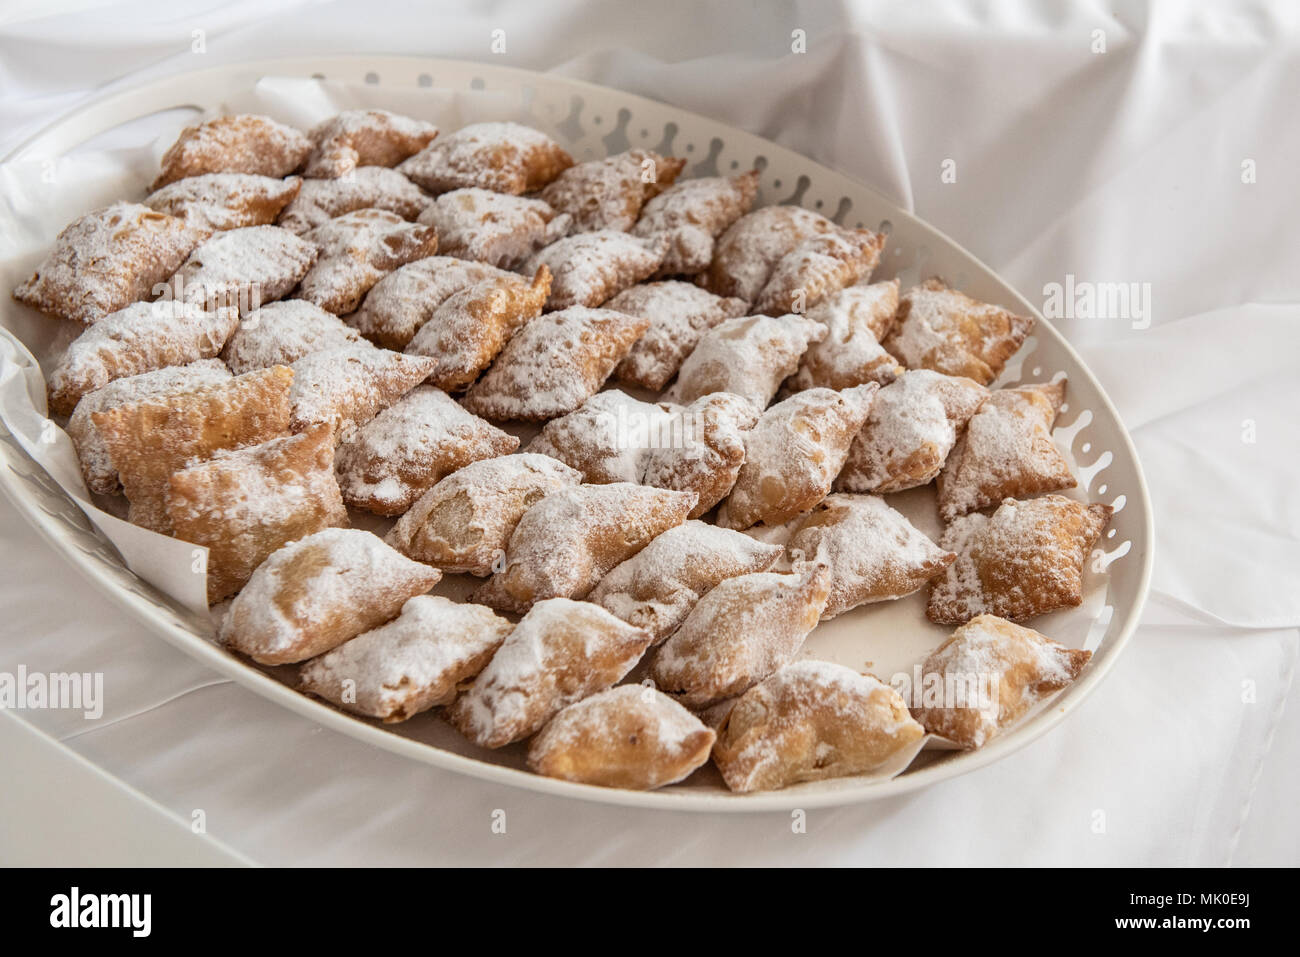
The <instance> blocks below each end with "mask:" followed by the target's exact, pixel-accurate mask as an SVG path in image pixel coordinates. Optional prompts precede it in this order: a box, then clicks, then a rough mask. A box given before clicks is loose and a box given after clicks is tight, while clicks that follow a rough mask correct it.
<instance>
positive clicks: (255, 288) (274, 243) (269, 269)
mask: <svg viewBox="0 0 1300 957" xmlns="http://www.w3.org/2000/svg"><path fill="white" fill-rule="evenodd" d="M316 256H317V250H316V246H315V244H314V243H309V242H307V241H306V240H303V239H301V238H299V237H298V236H295V235H294V234H293V233H291V232H289V231H288V230H287V229H281V228H280V227H279V226H248V227H245V228H244V229H227V230H225V231H223V232H219V233H216V234H215V235H214V236H213V237H212V238H211V239H209V240H206V241H205V242H204V243H203V244H202V245H200V246H199V247H198V248H197V249H196V250H194V252H192V253H190V257H189V259H187V260H185V262H184V263H183V264H182V265H181V268H180V269H178V270H176V273H175V274H174V275H173V276H172V278H171V279H170V280H168V282H169V284H170V285H171V289H170V290H169V291H168V295H170V296H172V297H173V298H176V299H182V300H184V301H186V302H197V303H201V304H203V305H204V306H206V307H208V308H210V309H211V308H220V307H222V306H229V307H238V309H239V314H240V315H241V316H245V315H248V313H250V312H252V311H253V310H254V309H257V308H259V307H260V306H263V305H265V304H266V303H268V302H273V301H275V300H276V299H280V298H283V297H284V296H287V295H288V294H289V292H290V291H291V290H292V289H293V287H294V286H296V285H298V283H299V282H300V281H301V280H302V277H303V276H305V275H307V271H308V270H309V269H311V267H312V264H313V263H315V262H316Z"/></svg>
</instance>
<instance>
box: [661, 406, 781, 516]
mask: <svg viewBox="0 0 1300 957" xmlns="http://www.w3.org/2000/svg"><path fill="white" fill-rule="evenodd" d="M759 414H760V413H759V409H758V407H757V406H756V405H754V403H752V402H750V401H749V400H748V399H746V398H745V397H744V396H741V395H734V394H732V393H730V392H714V393H712V394H711V395H706V396H703V397H701V398H699V399H696V400H695V401H694V402H692V403H691V404H690V405H688V406H686V407H685V408H684V409H682V410H681V411H680V412H679V413H678V414H677V416H676V417H675V419H674V420H673V421H672V422H671V423H670V424H669V429H668V436H669V440H668V441H666V442H665V441H661V442H659V443H658V444H657V445H656V446H655V447H653V448H650V449H648V450H647V452H646V454H645V467H644V469H643V471H642V474H641V482H643V483H644V484H646V485H653V486H655V487H656V488H672V489H677V490H678V491H681V492H694V493H695V494H696V495H697V496H699V498H698V499H697V501H696V503H695V507H694V508H693V509H691V518H699V517H700V516H701V515H703V514H704V513H705V512H707V511H709V510H710V509H711V508H713V506H715V505H717V504H718V503H719V502H721V501H722V500H723V499H724V498H726V497H727V495H728V494H729V493H730V492H731V489H732V488H733V487H734V486H735V484H736V478H737V477H738V476H739V475H740V469H741V466H742V465H744V462H745V436H746V434H747V433H748V432H749V430H750V429H752V428H753V427H754V425H755V423H757V422H758V418H759Z"/></svg>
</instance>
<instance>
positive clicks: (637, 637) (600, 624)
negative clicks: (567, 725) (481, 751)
mask: <svg viewBox="0 0 1300 957" xmlns="http://www.w3.org/2000/svg"><path fill="white" fill-rule="evenodd" d="M649 643H650V634H649V633H648V632H646V631H643V630H641V629H640V628H633V627H632V626H631V625H629V624H626V623H625V622H622V621H619V620H618V619H617V618H615V617H614V616H613V615H611V614H610V613H609V612H607V611H605V609H603V608H600V607H599V606H597V605H593V604H591V603H590V602H585V601H570V600H569V599H567V598H552V599H549V600H547V601H541V602H538V603H537V604H536V605H534V606H533V608H532V609H531V610H530V611H529V612H528V614H526V615H525V616H524V617H523V620H521V621H520V622H519V624H518V625H516V626H515V630H514V631H512V632H511V633H510V635H509V637H507V638H506V640H505V644H503V645H502V646H501V648H500V649H499V650H498V651H497V653H496V654H495V655H494V656H493V657H492V660H491V661H490V662H489V663H488V666H487V667H486V668H484V669H483V671H482V672H480V674H479V676H478V677H477V678H476V679H475V680H474V684H472V685H471V686H470V688H469V690H468V691H466V692H465V693H464V694H462V695H461V696H460V697H459V698H457V699H456V702H455V703H454V704H453V705H452V706H451V708H450V710H449V711H448V718H449V719H450V720H451V723H452V724H453V725H455V726H456V728H457V729H458V730H459V731H460V732H461V734H463V735H465V737H467V738H469V739H470V740H471V741H473V742H474V743H475V744H477V745H479V746H480V747H484V748H500V747H504V746H505V745H507V744H510V743H511V742H512V741H520V740H522V739H524V738H526V737H528V736H529V735H530V734H532V733H533V732H535V731H537V730H539V729H540V728H541V727H542V725H544V724H546V722H547V721H549V720H550V719H551V718H552V716H554V715H555V714H556V713H557V712H559V711H560V710H562V709H563V708H566V707H568V706H569V705H571V704H574V703H575V702H578V701H581V700H582V699H583V698H586V697H588V696H590V695H593V694H596V693H597V692H599V691H604V690H605V689H606V688H609V687H611V686H612V685H613V684H614V683H615V682H617V681H619V680H620V679H621V678H622V677H623V676H624V675H625V674H627V673H628V671H630V670H631V668H632V666H633V665H634V664H636V662H637V659H638V658H640V657H641V655H642V654H644V653H645V649H646V646H647V645H648V644H649Z"/></svg>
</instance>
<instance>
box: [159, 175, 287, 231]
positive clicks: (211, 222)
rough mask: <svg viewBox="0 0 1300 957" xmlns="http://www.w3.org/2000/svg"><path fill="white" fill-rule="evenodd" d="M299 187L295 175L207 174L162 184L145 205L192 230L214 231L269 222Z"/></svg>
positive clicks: (273, 220) (265, 224)
mask: <svg viewBox="0 0 1300 957" xmlns="http://www.w3.org/2000/svg"><path fill="white" fill-rule="evenodd" d="M301 187H302V179H301V178H299V177H297V176H288V177H285V178H284V179H278V178H276V177H274V176H256V175H254V174H252V173H208V174H206V175H204V176H191V177H188V178H186V179H182V180H177V181H176V182H174V183H172V184H170V185H168V186H164V187H163V188H162V189H160V190H158V191H157V192H154V193H150V194H149V196H148V197H146V198H145V201H144V204H145V205H146V206H148V207H149V208H150V209H155V210H157V211H158V212H160V213H166V214H167V215H169V216H175V217H176V218H177V219H182V220H184V221H185V222H186V223H188V224H189V225H190V226H193V227H194V228H195V229H201V230H207V231H211V232H216V231H218V230H222V229H242V228H243V227H245V226H269V225H271V224H272V223H274V222H275V220H276V217H278V216H279V215H280V212H281V211H282V210H283V209H284V207H285V206H287V205H289V203H290V202H291V201H292V200H293V198H294V197H295V196H297V195H298V190H299V189H300V188H301Z"/></svg>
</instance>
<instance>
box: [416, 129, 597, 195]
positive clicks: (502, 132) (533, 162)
mask: <svg viewBox="0 0 1300 957" xmlns="http://www.w3.org/2000/svg"><path fill="white" fill-rule="evenodd" d="M572 165H573V157H571V156H570V155H569V154H568V153H566V152H565V151H564V150H563V149H561V148H560V145H559V144H558V143H556V142H555V140H553V139H551V138H550V137H549V136H547V135H546V134H545V133H542V132H540V131H538V130H534V129H530V128H529V127H527V126H521V125H519V124H518V123H471V124H470V125H469V126H465V127H462V128H461V129H459V130H457V131H456V132H455V133H451V134H449V135H447V136H443V137H441V138H440V139H437V140H435V141H434V142H433V143H431V144H430V145H428V146H426V147H425V148H424V149H423V150H421V151H420V152H419V153H416V154H415V155H414V156H412V157H411V158H410V159H408V160H406V161H405V162H404V163H402V164H401V166H399V167H398V169H399V170H401V171H402V172H403V173H405V174H406V175H407V176H409V177H410V178H411V179H412V180H414V181H415V182H416V183H418V184H420V185H421V186H423V187H424V188H425V189H427V190H429V191H430V192H434V193H445V192H447V191H449V190H453V189H463V188H465V187H468V186H477V187H480V188H482V189H490V190H492V191H493V192H496V193H510V194H512V195H514V196H518V195H520V194H521V193H531V192H533V191H535V190H539V189H541V188H542V187H543V186H545V185H546V184H548V183H550V182H551V181H552V180H554V179H555V177H557V176H559V175H560V173H562V172H564V170H566V169H568V168H569V167H570V166H572Z"/></svg>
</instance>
